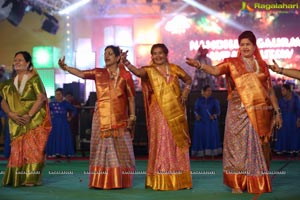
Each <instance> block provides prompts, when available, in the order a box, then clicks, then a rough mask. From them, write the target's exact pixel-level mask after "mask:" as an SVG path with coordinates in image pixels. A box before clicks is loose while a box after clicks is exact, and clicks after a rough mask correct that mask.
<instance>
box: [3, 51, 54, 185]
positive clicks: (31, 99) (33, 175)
mask: <svg viewBox="0 0 300 200" xmlns="http://www.w3.org/2000/svg"><path fill="white" fill-rule="evenodd" d="M13 72H14V74H13V78H12V79H10V80H8V81H6V82H4V83H2V85H1V87H0V88H1V95H2V97H3V100H2V102H1V106H2V108H3V110H4V112H6V113H7V116H8V118H9V120H8V123H9V131H10V140H11V142H10V145H11V154H10V157H9V160H8V164H7V169H6V172H5V175H4V177H3V181H2V183H3V185H4V186H6V185H12V186H14V187H17V186H34V185H41V184H42V180H41V176H42V169H43V167H44V161H45V148H46V144H47V139H48V135H49V133H50V130H51V121H50V112H49V108H48V103H47V95H46V92H45V89H44V85H43V83H42V81H41V79H40V77H39V75H38V74H37V73H36V71H35V70H34V69H33V65H32V62H31V55H30V54H29V53H28V52H26V51H20V52H17V53H16V54H15V58H14V63H13Z"/></svg>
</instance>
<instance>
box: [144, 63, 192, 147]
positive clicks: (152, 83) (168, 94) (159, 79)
mask: <svg viewBox="0 0 300 200" xmlns="http://www.w3.org/2000/svg"><path fill="white" fill-rule="evenodd" d="M144 69H145V70H146V72H147V75H148V79H147V80H144V79H143V80H142V86H143V94H144V99H145V110H146V115H148V114H147V113H148V107H149V101H148V100H149V96H150V95H151V92H153V94H154V96H155V99H156V100H157V103H158V104H159V107H160V108H161V111H162V113H163V115H164V117H165V118H166V120H167V123H168V125H169V128H170V130H171V132H172V135H173V137H174V140H175V142H176V145H177V146H178V147H180V148H189V146H190V137H189V132H188V123H187V119H186V115H185V108H184V106H183V105H182V104H181V102H180V97H181V91H180V86H179V82H178V79H176V78H175V79H173V80H171V81H170V82H169V83H168V82H167V81H166V79H165V77H164V76H163V75H162V74H161V73H160V72H159V71H158V70H157V69H156V68H155V67H154V66H146V67H144ZM176 70H177V68H176V65H174V64H170V71H171V74H172V73H175V74H176Z"/></svg>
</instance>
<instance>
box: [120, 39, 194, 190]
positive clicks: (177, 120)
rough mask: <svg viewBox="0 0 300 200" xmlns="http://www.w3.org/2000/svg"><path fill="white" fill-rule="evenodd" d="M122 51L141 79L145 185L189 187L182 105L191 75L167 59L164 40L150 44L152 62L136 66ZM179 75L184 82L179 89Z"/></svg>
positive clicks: (188, 167)
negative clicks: (146, 147) (145, 136)
mask: <svg viewBox="0 0 300 200" xmlns="http://www.w3.org/2000/svg"><path fill="white" fill-rule="evenodd" d="M124 55H125V56H124V57H123V58H124V59H123V63H124V64H125V65H126V66H127V68H128V69H129V70H130V71H131V72H133V73H134V74H135V75H137V76H138V77H141V79H142V89H143V95H144V105H145V110H146V119H147V130H148V145H149V159H148V167H147V173H146V188H152V189H153V190H179V189H187V188H191V187H192V177H191V172H190V159H189V146H190V137H189V132H188V123H187V119H186V115H185V106H184V105H185V101H186V99H187V96H188V94H189V91H190V85H191V83H192V79H191V77H190V76H189V75H188V74H187V73H186V72H185V71H184V70H183V69H181V68H180V67H179V66H178V65H175V64H172V63H169V62H168V59H167V56H168V49H167V47H166V46H165V45H164V44H154V45H153V46H152V48H151V56H152V64H151V65H149V66H143V67H142V68H139V69H138V68H136V67H135V66H133V65H132V64H130V62H129V61H128V60H127V59H126V53H125V54H124ZM179 79H181V80H182V81H183V82H184V83H185V84H186V86H185V89H184V90H183V92H181V90H180V85H179Z"/></svg>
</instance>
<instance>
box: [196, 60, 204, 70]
mask: <svg viewBox="0 0 300 200" xmlns="http://www.w3.org/2000/svg"><path fill="white" fill-rule="evenodd" d="M197 62H198V65H199V67H197V69H200V70H202V68H203V65H202V64H201V63H200V61H199V60H197Z"/></svg>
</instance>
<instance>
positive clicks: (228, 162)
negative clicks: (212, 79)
mask: <svg viewBox="0 0 300 200" xmlns="http://www.w3.org/2000/svg"><path fill="white" fill-rule="evenodd" d="M238 41H239V53H238V57H236V58H227V59H225V61H224V62H223V63H220V64H219V65H217V66H208V65H206V64H202V65H201V64H200V63H199V62H198V61H197V60H194V59H190V58H187V60H186V63H187V64H189V65H191V66H194V67H196V68H198V69H201V70H203V71H204V72H206V73H209V74H212V75H215V76H218V75H222V74H225V75H226V80H227V89H228V109H227V115H226V123H225V124H226V125H225V134H224V145H223V146H224V149H223V178H224V183H225V184H226V185H228V186H229V187H230V188H232V192H233V193H242V192H243V191H244V190H247V191H248V192H249V193H263V192H271V191H272V188H271V181H270V177H269V174H268V170H269V166H270V153H271V150H270V144H269V139H270V136H271V132H272V127H273V125H274V123H273V122H275V125H276V126H277V127H278V128H280V127H281V126H282V119H281V115H280V109H279V106H278V102H277V99H276V96H275V93H274V91H273V88H272V85H271V81H270V74H269V71H268V68H267V64H266V63H265V62H264V61H263V60H262V58H261V56H260V53H259V50H258V47H257V46H256V37H255V35H254V34H253V33H252V32H251V31H244V32H243V33H241V35H240V36H239V38H238ZM273 113H275V118H274V121H273Z"/></svg>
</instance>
